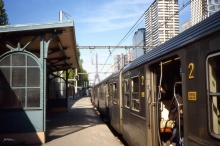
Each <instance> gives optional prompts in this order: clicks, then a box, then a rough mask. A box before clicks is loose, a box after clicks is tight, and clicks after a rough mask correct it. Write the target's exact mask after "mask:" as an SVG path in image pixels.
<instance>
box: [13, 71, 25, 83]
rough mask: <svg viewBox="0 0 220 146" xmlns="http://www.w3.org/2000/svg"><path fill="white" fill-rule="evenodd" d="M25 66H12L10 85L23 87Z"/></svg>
mask: <svg viewBox="0 0 220 146" xmlns="http://www.w3.org/2000/svg"><path fill="white" fill-rule="evenodd" d="M25 77H26V74H25V68H12V87H25Z"/></svg>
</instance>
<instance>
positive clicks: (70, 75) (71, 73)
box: [63, 44, 89, 86]
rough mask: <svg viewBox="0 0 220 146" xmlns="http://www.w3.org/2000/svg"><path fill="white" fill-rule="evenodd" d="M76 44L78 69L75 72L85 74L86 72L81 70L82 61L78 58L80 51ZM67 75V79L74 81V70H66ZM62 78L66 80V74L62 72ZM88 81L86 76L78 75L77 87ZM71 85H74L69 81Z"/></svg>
mask: <svg viewBox="0 0 220 146" xmlns="http://www.w3.org/2000/svg"><path fill="white" fill-rule="evenodd" d="M78 46H79V45H78V44H77V55H78V59H79V68H78V70H77V72H78V73H87V71H86V70H84V69H83V66H82V64H83V59H81V58H80V55H81V53H80V50H79V48H78ZM68 73H69V76H68V79H74V77H75V75H76V74H75V70H72V69H69V70H68ZM63 75H64V78H65V79H66V72H64V74H63ZM88 81H89V79H88V74H79V81H78V86H83V85H84V82H87V83H88ZM70 83H71V84H74V82H73V81H70Z"/></svg>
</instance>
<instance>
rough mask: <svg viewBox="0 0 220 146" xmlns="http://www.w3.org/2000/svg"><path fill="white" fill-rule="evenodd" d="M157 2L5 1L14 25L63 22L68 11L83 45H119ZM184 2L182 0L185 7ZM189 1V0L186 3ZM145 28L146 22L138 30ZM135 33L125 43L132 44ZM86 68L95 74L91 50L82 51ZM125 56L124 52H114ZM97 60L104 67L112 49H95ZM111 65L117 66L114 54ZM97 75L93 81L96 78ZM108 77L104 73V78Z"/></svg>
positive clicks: (185, 12)
mask: <svg viewBox="0 0 220 146" xmlns="http://www.w3.org/2000/svg"><path fill="white" fill-rule="evenodd" d="M153 1H154V0H111V1H110V0H19V1H18V0H14V1H12V0H4V2H5V7H4V8H5V9H6V13H7V15H8V18H9V22H10V25H14V24H28V23H41V22H51V21H59V11H64V12H66V13H67V14H69V15H70V16H71V17H68V18H66V17H65V16H63V20H68V19H70V20H73V21H74V24H75V32H76V41H77V43H78V44H79V46H117V45H118V43H119V42H120V41H121V39H122V38H123V37H124V36H125V35H126V34H127V32H128V31H129V30H130V29H131V28H132V26H133V25H134V24H135V23H136V21H137V20H138V19H139V18H140V17H141V15H142V14H143V13H144V11H145V10H147V8H148V7H149V6H150V5H151V4H152V2H153ZM183 2H184V0H179V6H180V7H182V5H183V4H182V3H183ZM186 2H188V1H186V0H185V3H186ZM189 15H190V14H189V6H188V7H187V8H186V9H184V10H183V11H181V13H180V23H183V22H185V21H186V20H187V19H189ZM143 27H144V21H143V22H142V23H140V25H139V26H137V28H136V29H135V30H134V32H135V31H137V29H138V28H143ZM134 32H133V33H132V34H131V35H130V36H129V37H128V38H127V39H126V40H125V41H124V42H123V43H122V44H121V45H122V46H130V45H132V37H133V34H134ZM80 52H81V58H82V59H83V62H84V63H83V66H84V68H85V69H86V70H87V72H95V70H96V67H95V65H92V63H91V60H92V57H91V56H92V55H91V52H90V50H81V51H80ZM119 52H122V53H125V52H126V51H125V50H124V49H118V50H116V51H114V52H113V54H116V53H119ZM92 54H93V61H94V62H95V55H96V54H98V61H99V63H100V64H104V63H105V62H106V59H107V57H108V56H109V50H103V49H102V50H101V49H97V50H93V51H92ZM107 63H108V64H110V63H113V55H112V57H110V58H109V60H108V62H107ZM101 69H102V72H107V71H109V66H105V67H103V66H99V71H100V70H101ZM94 75H95V74H90V75H89V78H90V79H91V80H93V79H94ZM106 76H108V75H103V74H100V78H104V77H106Z"/></svg>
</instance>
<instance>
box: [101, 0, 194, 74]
mask: <svg viewBox="0 0 220 146" xmlns="http://www.w3.org/2000/svg"><path fill="white" fill-rule="evenodd" d="M192 1H193V0H192ZM190 3H191V0H189V1H188V2H187V3H186V4H183V6H182V7H181V8H180V9H179V10H178V11H177V12H176V13H174V14H173V15H171V16H170V17H169V18H168V19H167V20H165V22H164V23H162V24H160V25H159V26H158V28H160V27H162V26H163V25H165V24H166V23H167V22H168V21H169V20H171V19H172V18H173V17H174V16H175V15H177V14H179V12H181V11H182V10H183V9H184V8H186V7H187V6H188V5H189V4H190ZM145 13H146V11H145V12H144V13H143V14H142V15H141V17H140V18H139V19H138V20H137V21H136V22H135V24H134V25H133V26H132V28H131V29H130V30H129V31H128V32H127V33H126V35H125V36H124V37H123V38H122V39H121V41H120V42H119V43H118V44H117V46H119V45H120V44H121V43H122V42H123V41H124V40H125V39H127V37H128V36H129V35H130V34H131V33H132V32H133V31H134V30H135V29H136V28H137V27H138V26H139V24H140V23H141V22H142V21H143V20H144V18H143V20H142V21H140V20H141V19H142V17H143V16H144V15H145ZM139 21H140V22H139ZM137 24H138V25H137ZM136 25H137V26H136ZM135 26H136V27H135ZM134 27H135V29H134V30H132V29H133V28H134ZM151 33H152V32H151ZM142 41H143V40H142ZM116 48H117V47H115V48H114V49H113V50H112V51H110V52H109V56H108V57H107V59H106V61H105V63H104V64H103V66H102V68H101V70H100V72H102V70H103V68H104V66H105V64H106V63H107V61H108V59H109V57H110V56H111V54H112V52H113V51H114V50H115V49H116ZM130 52H131V51H129V52H128V53H130ZM128 53H127V54H128ZM114 65H115V64H114ZM110 69H111V68H109V70H110ZM109 70H108V71H109ZM108 71H107V72H108ZM107 72H106V73H107ZM104 75H105V74H104ZM104 75H103V76H104Z"/></svg>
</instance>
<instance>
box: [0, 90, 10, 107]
mask: <svg viewBox="0 0 220 146" xmlns="http://www.w3.org/2000/svg"><path fill="white" fill-rule="evenodd" d="M10 97H11V96H10V90H5V89H0V109H1V108H10V100H11V99H10Z"/></svg>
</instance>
